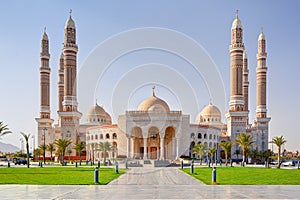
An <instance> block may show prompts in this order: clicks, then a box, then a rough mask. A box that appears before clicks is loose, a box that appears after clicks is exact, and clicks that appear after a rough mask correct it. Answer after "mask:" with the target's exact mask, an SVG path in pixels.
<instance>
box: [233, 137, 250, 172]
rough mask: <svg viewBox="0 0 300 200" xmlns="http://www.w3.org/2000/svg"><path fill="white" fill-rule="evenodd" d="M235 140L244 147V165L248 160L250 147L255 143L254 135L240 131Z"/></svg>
mask: <svg viewBox="0 0 300 200" xmlns="http://www.w3.org/2000/svg"><path fill="white" fill-rule="evenodd" d="M235 142H236V143H237V144H238V145H239V146H240V147H241V148H242V155H243V162H242V165H243V166H244V163H245V161H246V154H247V153H248V150H249V147H250V146H254V145H255V143H254V140H253V137H252V135H250V134H247V133H240V134H238V136H237V138H236V140H235Z"/></svg>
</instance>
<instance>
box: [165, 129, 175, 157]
mask: <svg viewBox="0 0 300 200" xmlns="http://www.w3.org/2000/svg"><path fill="white" fill-rule="evenodd" d="M175 142H176V141H175V128H174V127H172V126H169V127H167V128H166V132H165V139H164V155H165V156H164V157H165V159H169V160H172V159H174V158H175V155H176V153H175V151H176V149H175V145H176V144H175Z"/></svg>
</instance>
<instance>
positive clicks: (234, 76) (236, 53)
mask: <svg viewBox="0 0 300 200" xmlns="http://www.w3.org/2000/svg"><path fill="white" fill-rule="evenodd" d="M229 49H230V101H229V111H228V112H227V113H226V118H227V121H228V124H227V132H228V135H229V136H231V137H230V138H231V140H232V141H234V140H235V139H236V137H237V135H238V134H240V133H246V127H247V119H248V110H245V105H244V102H245V101H244V96H243V64H244V63H243V54H244V43H243V27H242V22H241V20H240V19H239V16H238V12H236V18H235V19H234V21H233V23H232V26H231V44H230V46H229ZM237 149H239V147H238V145H232V148H231V158H234V157H236V156H235V151H236V150H237Z"/></svg>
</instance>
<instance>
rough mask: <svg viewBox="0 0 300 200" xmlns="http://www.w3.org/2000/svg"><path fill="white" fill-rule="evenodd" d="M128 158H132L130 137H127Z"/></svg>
mask: <svg viewBox="0 0 300 200" xmlns="http://www.w3.org/2000/svg"><path fill="white" fill-rule="evenodd" d="M127 158H128V159H129V158H130V136H129V137H128V136H127Z"/></svg>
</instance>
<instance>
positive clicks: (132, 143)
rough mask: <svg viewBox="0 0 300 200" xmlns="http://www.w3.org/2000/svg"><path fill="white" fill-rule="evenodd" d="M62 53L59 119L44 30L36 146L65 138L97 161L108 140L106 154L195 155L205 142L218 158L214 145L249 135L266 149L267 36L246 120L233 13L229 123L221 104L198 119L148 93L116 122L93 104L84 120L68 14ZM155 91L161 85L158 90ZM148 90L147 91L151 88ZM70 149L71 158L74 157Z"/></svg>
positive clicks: (238, 30)
mask: <svg viewBox="0 0 300 200" xmlns="http://www.w3.org/2000/svg"><path fill="white" fill-rule="evenodd" d="M64 33H65V36H64V42H63V48H62V49H63V51H62V53H61V57H60V61H59V70H58V80H59V81H58V111H57V114H58V123H57V124H55V123H54V119H52V118H51V115H50V71H51V69H50V67H49V60H50V53H49V39H48V36H47V34H46V32H45V31H44V33H43V36H42V40H41V52H40V116H39V118H36V122H37V127H38V145H41V144H46V145H47V144H48V143H52V142H54V141H55V140H56V139H59V138H62V139H65V138H68V139H70V140H71V141H72V145H74V144H76V143H77V142H80V141H83V142H85V144H86V149H85V152H84V153H85V156H86V159H93V160H101V159H102V158H103V152H100V151H99V150H98V148H97V144H99V143H100V142H105V141H108V142H109V143H110V144H111V146H112V147H113V149H114V150H113V151H111V152H109V155H108V157H110V158H117V157H118V158H127V159H140V160H161V161H171V160H175V159H178V158H180V157H182V156H185V157H194V156H195V155H193V153H192V149H193V147H194V146H195V145H196V144H198V143H204V144H205V145H207V147H208V148H213V147H215V148H217V149H218V153H217V158H218V159H220V158H221V159H222V158H224V155H223V153H222V150H221V149H220V148H219V147H218V144H219V143H220V142H223V141H234V140H235V139H236V137H237V135H238V134H240V133H249V134H251V135H252V136H253V138H254V140H255V143H256V146H255V147H254V148H256V149H257V150H258V151H266V150H267V149H268V137H269V121H270V119H271V118H269V117H268V116H267V105H266V92H267V90H266V86H267V80H266V77H267V66H266V58H267V53H266V39H265V35H264V33H263V32H261V33H260V34H259V37H258V52H257V56H256V58H257V67H256V118H255V119H254V121H253V122H252V123H249V109H248V87H249V81H248V58H247V54H246V51H245V46H244V43H243V27H242V23H241V21H240V19H239V17H238V14H236V18H235V19H234V21H233V23H232V27H231V44H230V46H229V49H230V51H229V52H230V101H229V107H230V108H229V110H228V112H227V113H226V118H227V124H225V123H223V122H222V116H221V112H220V110H219V108H218V107H217V106H215V105H213V104H212V102H210V104H209V105H207V106H206V107H205V108H204V109H203V110H202V111H200V112H199V114H198V116H197V119H196V121H194V122H191V121H190V115H189V114H184V113H183V112H182V111H175V110H171V109H170V107H169V105H168V103H167V102H166V101H165V100H163V99H161V98H159V97H157V96H156V94H155V88H154V87H153V89H152V95H149V96H150V97H149V98H146V99H145V100H144V101H142V102H141V103H140V104H139V105H138V106H137V109H136V110H132V111H125V113H124V114H121V115H119V116H118V120H117V123H116V124H113V123H112V118H111V116H110V114H109V113H107V112H106V111H105V110H104V108H103V107H101V106H99V105H98V104H97V102H96V103H95V105H92V106H91V107H90V108H89V110H88V111H87V114H86V119H85V122H84V123H81V122H80V119H81V118H82V114H81V113H80V112H79V111H78V109H77V108H78V102H77V89H76V88H77V77H76V75H77V52H78V45H77V43H76V26H75V22H74V20H73V19H72V16H71V14H70V16H69V18H68V20H67V21H66V24H65V28H64ZM158 89H159V88H158ZM149 94H151V92H150V91H149ZM69 149H71V150H72V154H71V155H72V156H78V155H77V154H78V153H77V152H75V150H73V149H72V148H71V147H69ZM237 149H239V147H238V145H233V146H232V149H231V158H235V156H236V155H235V153H234V152H235V151H236V150H237Z"/></svg>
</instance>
